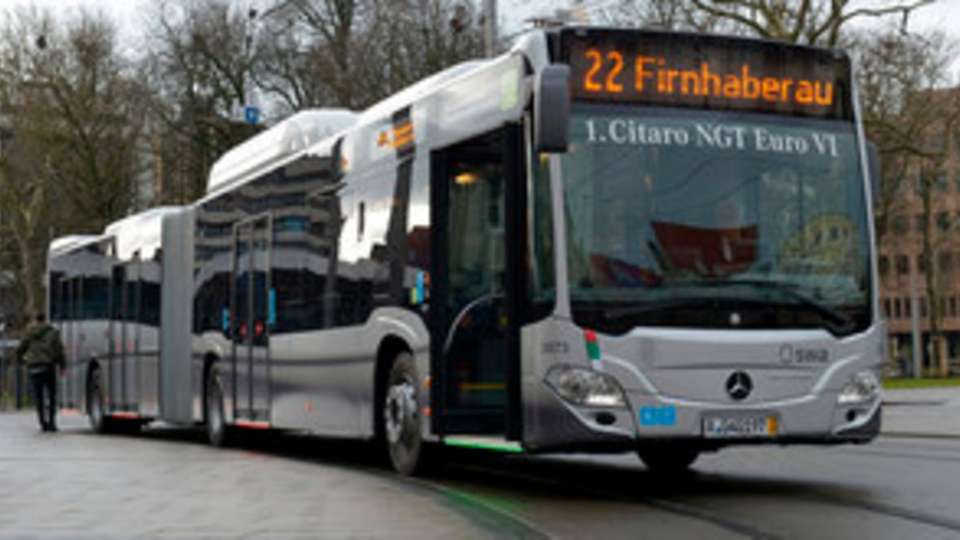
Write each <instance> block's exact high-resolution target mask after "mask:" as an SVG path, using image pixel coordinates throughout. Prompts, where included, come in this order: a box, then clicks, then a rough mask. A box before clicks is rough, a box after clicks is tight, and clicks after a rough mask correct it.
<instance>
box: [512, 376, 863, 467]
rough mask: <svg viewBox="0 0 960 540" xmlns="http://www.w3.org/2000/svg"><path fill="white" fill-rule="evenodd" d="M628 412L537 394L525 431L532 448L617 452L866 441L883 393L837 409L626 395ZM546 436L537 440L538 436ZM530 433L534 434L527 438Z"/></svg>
mask: <svg viewBox="0 0 960 540" xmlns="http://www.w3.org/2000/svg"><path fill="white" fill-rule="evenodd" d="M625 397H626V403H627V406H625V407H584V406H577V405H573V404H571V403H569V402H567V401H565V400H563V399H562V398H561V397H559V396H558V395H556V393H554V392H553V391H551V390H549V389H547V391H546V392H541V393H540V396H539V399H538V403H537V404H536V405H534V407H536V408H537V409H538V410H537V411H536V414H535V417H536V418H537V419H538V423H539V424H541V425H539V426H537V427H539V428H540V429H532V430H530V429H526V430H525V431H526V432H527V434H528V437H525V441H524V446H525V447H526V448H527V449H528V450H530V451H534V452H537V451H541V452H545V451H593V452H603V451H611V452H619V451H628V450H634V449H636V448H639V447H642V446H643V445H645V444H648V443H662V442H669V441H675V442H678V443H681V442H682V443H685V444H691V445H695V446H699V447H701V448H703V449H704V450H716V449H719V448H722V447H725V446H733V445H756V444H778V445H786V444H820V445H828V444H843V443H866V442H869V441H871V440H873V439H874V438H876V437H877V436H878V435H879V433H880V426H881V417H882V406H881V396H879V395H877V396H876V397H874V398H873V399H871V400H869V401H866V402H862V403H856V404H849V405H841V404H839V403H838V400H837V395H836V394H831V395H809V396H805V397H801V398H797V399H792V400H785V401H780V402H769V403H758V404H752V405H750V406H736V405H730V404H715V403H701V402H692V401H685V400H675V399H669V398H664V397H659V396H651V395H649V394H644V393H641V392H629V391H628V392H625ZM545 432H549V433H551V436H550V437H549V438H543V439H540V438H538V437H536V436H535V434H536V433H545ZM529 435H534V436H532V437H531V436H529Z"/></svg>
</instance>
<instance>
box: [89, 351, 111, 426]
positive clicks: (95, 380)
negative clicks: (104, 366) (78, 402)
mask: <svg viewBox="0 0 960 540" xmlns="http://www.w3.org/2000/svg"><path fill="white" fill-rule="evenodd" d="M87 417H88V418H89V419H90V427H91V428H93V431H95V432H97V433H109V432H110V419H109V418H107V411H106V407H105V405H104V396H103V376H102V372H101V371H100V368H98V367H95V368H93V370H91V371H90V376H89V377H87Z"/></svg>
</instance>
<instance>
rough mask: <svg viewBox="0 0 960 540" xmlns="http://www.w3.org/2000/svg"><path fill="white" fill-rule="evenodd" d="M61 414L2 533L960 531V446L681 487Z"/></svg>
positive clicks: (874, 448)
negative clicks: (382, 459)
mask: <svg viewBox="0 0 960 540" xmlns="http://www.w3.org/2000/svg"><path fill="white" fill-rule="evenodd" d="M61 424H62V427H63V430H62V431H61V432H60V433H57V434H41V433H38V432H37V430H36V427H35V423H34V418H33V417H32V416H30V415H29V414H14V415H11V414H4V415H0V538H10V537H13V538H21V537H22V538H98V539H99V538H105V539H106V538H347V537H360V538H370V537H373V538H494V537H495V538H501V537H524V538H544V537H546V538H586V537H595V538H711V539H712V538H817V539H826V538H896V539H902V538H908V539H910V540H919V539H923V538H960V485H958V484H960V438H949V437H944V438H906V437H882V438H881V439H879V440H878V441H877V442H875V443H874V444H871V445H867V446H844V447H832V448H818V447H788V448H776V447H752V448H737V449H728V450H724V451H722V452H719V453H716V454H710V455H705V456H703V457H701V459H700V460H699V461H698V462H697V464H696V465H695V472H693V473H691V474H689V475H686V476H684V477H677V478H669V479H664V478H658V477H655V476H653V475H651V474H649V473H648V472H647V471H646V470H645V469H644V468H643V466H642V465H641V464H640V462H639V461H638V460H637V459H636V458H635V457H634V456H631V455H622V456H600V457H597V456H566V457H539V458H531V457H524V456H500V455H493V454H488V453H485V452H477V451H473V452H470V451H462V452H460V453H457V454H455V455H453V456H452V457H451V459H450V460H449V461H448V464H447V465H446V466H444V467H443V468H441V469H439V470H438V471H437V472H436V473H434V474H432V475H430V476H428V477H426V478H424V479H413V480H411V479H404V478H400V477H397V476H395V475H393V474H392V473H390V472H388V471H387V470H385V469H383V468H380V467H379V466H378V463H377V459H376V457H375V456H373V455H372V454H371V453H370V452H369V451H368V450H367V447H366V446H365V445H363V444H358V443H353V442H343V441H334V440H328V439H316V438H303V437H292V436H285V437H277V436H272V437H270V436H254V437H248V438H247V439H246V440H244V441H243V442H242V445H241V446H240V447H239V448H233V449H227V450H218V449H213V448H210V447H208V446H206V445H205V444H204V442H203V438H202V436H201V435H200V434H199V433H197V432H193V431H189V430H182V429H171V428H151V429H150V430H148V431H146V432H144V433H142V434H140V435H137V436H98V435H94V434H92V433H91V432H90V431H89V429H88V428H87V426H86V424H85V420H84V419H81V418H76V417H74V418H64V419H62V422H61Z"/></svg>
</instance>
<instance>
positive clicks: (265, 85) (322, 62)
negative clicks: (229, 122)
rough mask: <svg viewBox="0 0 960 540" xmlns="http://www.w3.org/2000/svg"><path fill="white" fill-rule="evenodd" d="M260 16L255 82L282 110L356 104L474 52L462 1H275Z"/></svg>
mask: <svg viewBox="0 0 960 540" xmlns="http://www.w3.org/2000/svg"><path fill="white" fill-rule="evenodd" d="M263 20H264V31H263V33H262V34H261V36H262V38H263V39H264V42H263V47H264V50H266V51H267V54H264V55H262V56H261V57H260V59H261V61H262V64H261V65H260V67H259V69H258V78H257V81H258V83H259V85H260V87H261V88H262V89H264V90H265V91H266V92H269V94H270V95H274V96H277V97H279V98H280V99H281V100H282V102H283V103H284V104H285V105H286V106H287V107H288V108H290V109H297V108H302V107H305V106H339V107H347V108H352V109H361V108H364V107H367V106H369V105H371V104H372V103H375V102H376V101H379V100H380V99H383V98H384V97H386V96H388V95H390V94H392V93H394V92H396V91H398V90H400V89H402V88H404V87H406V86H408V85H410V84H412V83H413V82H415V81H417V80H419V79H422V78H424V77H426V76H428V75H431V74H433V73H435V72H437V71H439V70H441V69H443V68H446V67H448V66H450V65H452V64H456V63H458V62H461V61H463V60H466V59H469V58H476V57H479V56H480V55H481V53H482V37H481V33H480V27H479V24H478V23H479V20H478V19H477V17H476V14H475V13H474V12H473V8H472V4H470V3H468V2H465V1H451V0H392V1H389V2H386V1H382V0H319V1H309V0H278V1H277V2H276V3H275V4H274V5H273V6H272V7H271V8H270V9H267V10H266V11H265V14H264V19H263ZM474 23H477V24H474Z"/></svg>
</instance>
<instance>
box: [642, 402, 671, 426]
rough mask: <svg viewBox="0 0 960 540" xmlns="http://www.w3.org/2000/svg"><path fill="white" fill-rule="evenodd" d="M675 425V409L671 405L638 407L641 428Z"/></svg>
mask: <svg viewBox="0 0 960 540" xmlns="http://www.w3.org/2000/svg"><path fill="white" fill-rule="evenodd" d="M676 423H677V408H676V407H674V406H673V405H662V406H660V407H640V425H641V426H673V425H676Z"/></svg>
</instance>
